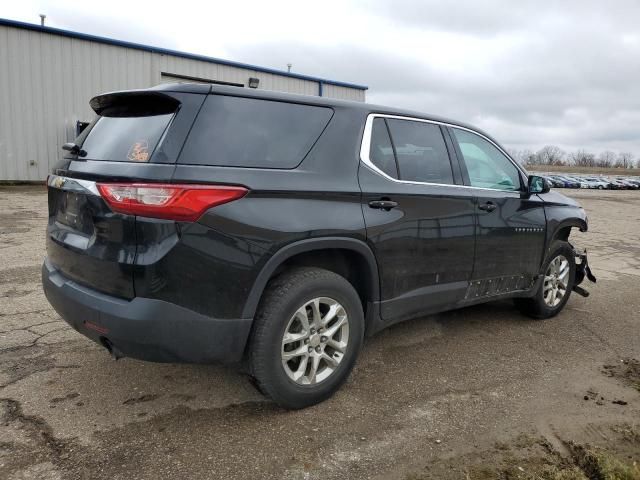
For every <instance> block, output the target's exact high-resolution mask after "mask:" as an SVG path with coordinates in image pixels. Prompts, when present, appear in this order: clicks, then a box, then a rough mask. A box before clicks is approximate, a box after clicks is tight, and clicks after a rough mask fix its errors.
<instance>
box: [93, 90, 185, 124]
mask: <svg viewBox="0 0 640 480" xmlns="http://www.w3.org/2000/svg"><path fill="white" fill-rule="evenodd" d="M89 105H90V106H91V108H92V109H93V111H94V112H96V113H97V114H98V115H102V116H103V117H140V116H147V115H149V116H150V115H164V114H168V113H174V112H175V111H176V110H177V109H178V107H179V106H180V102H179V101H178V100H177V99H176V98H175V97H173V96H171V95H170V94H167V93H164V92H157V91H156V92H154V91H150V90H130V91H124V92H112V93H104V94H102V95H98V96H96V97H93V98H92V99H91V100H90V101H89Z"/></svg>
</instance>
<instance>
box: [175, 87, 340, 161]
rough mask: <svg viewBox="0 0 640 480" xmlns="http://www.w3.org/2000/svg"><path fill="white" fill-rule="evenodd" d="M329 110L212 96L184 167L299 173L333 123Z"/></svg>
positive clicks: (187, 146) (198, 121)
mask: <svg viewBox="0 0 640 480" xmlns="http://www.w3.org/2000/svg"><path fill="white" fill-rule="evenodd" d="M332 115H333V110H332V109H331V108H326V107H318V106H313V105H301V104H295V103H286V102H276V101H271V100H261V99H254V98H245V97H231V96H223V95H210V96H209V98H207V100H206V101H205V103H204V106H203V107H202V110H201V111H200V113H199V114H198V118H197V119H196V122H195V124H194V126H193V128H192V129H191V133H190V134H189V137H188V138H187V142H186V144H185V147H184V149H183V151H182V154H181V155H180V159H179V163H182V164H194V165H215V166H228V167H257V168H295V167H296V166H298V165H299V164H300V162H302V160H303V159H304V157H305V156H306V155H307V153H308V152H309V150H310V149H311V147H312V146H313V144H314V143H315V142H316V141H317V140H318V138H319V137H320V135H321V134H322V132H323V130H324V128H325V127H326V126H327V124H328V123H329V120H330V119H331V116H332Z"/></svg>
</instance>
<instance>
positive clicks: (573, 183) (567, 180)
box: [552, 175, 580, 188]
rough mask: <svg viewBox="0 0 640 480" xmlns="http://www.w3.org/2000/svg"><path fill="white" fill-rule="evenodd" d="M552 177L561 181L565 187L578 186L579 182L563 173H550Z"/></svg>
mask: <svg viewBox="0 0 640 480" xmlns="http://www.w3.org/2000/svg"><path fill="white" fill-rule="evenodd" d="M552 177H553V178H555V179H557V180H558V181H561V182H563V183H564V186H565V187H566V188H580V182H577V181H576V180H573V179H570V178H568V177H565V176H563V175H552Z"/></svg>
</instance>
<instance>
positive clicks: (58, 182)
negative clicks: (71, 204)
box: [47, 175, 100, 197]
mask: <svg viewBox="0 0 640 480" xmlns="http://www.w3.org/2000/svg"><path fill="white" fill-rule="evenodd" d="M47 185H48V186H49V187H52V188H57V189H59V190H65V191H69V192H78V193H85V194H90V195H95V196H97V197H99V196H100V192H99V191H98V187H97V186H96V182H92V181H91V180H82V179H79V178H71V177H64V176H61V175H49V177H48V178H47Z"/></svg>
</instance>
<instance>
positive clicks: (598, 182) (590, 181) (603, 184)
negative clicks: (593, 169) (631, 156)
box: [584, 177, 610, 190]
mask: <svg viewBox="0 0 640 480" xmlns="http://www.w3.org/2000/svg"><path fill="white" fill-rule="evenodd" d="M584 181H585V182H586V184H587V186H588V188H597V189H599V190H604V189H605V188H609V185H610V182H608V181H605V180H603V179H602V178H597V177H585V178H584Z"/></svg>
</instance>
